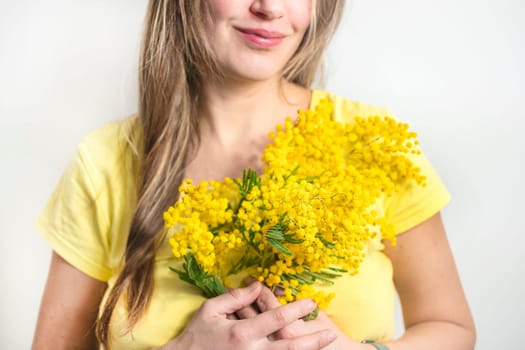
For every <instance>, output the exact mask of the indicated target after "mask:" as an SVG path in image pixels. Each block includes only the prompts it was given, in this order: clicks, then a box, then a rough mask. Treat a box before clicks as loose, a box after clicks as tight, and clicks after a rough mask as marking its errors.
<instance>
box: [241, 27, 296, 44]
mask: <svg viewBox="0 0 525 350" xmlns="http://www.w3.org/2000/svg"><path fill="white" fill-rule="evenodd" d="M235 29H236V30H237V31H238V32H239V33H240V34H241V36H242V37H243V38H244V39H246V40H247V41H248V42H249V43H250V44H252V45H254V46H256V47H259V48H263V49H269V48H272V47H275V46H277V45H279V44H280V43H281V41H283V39H284V38H285V37H286V36H285V35H284V34H283V33H281V32H275V31H268V30H266V29H262V28H239V27H235Z"/></svg>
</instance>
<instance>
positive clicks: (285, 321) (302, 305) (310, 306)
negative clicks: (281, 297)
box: [236, 299, 317, 339]
mask: <svg viewBox="0 0 525 350" xmlns="http://www.w3.org/2000/svg"><path fill="white" fill-rule="evenodd" d="M316 307H317V305H316V304H315V303H314V302H313V301H312V300H310V299H303V300H299V301H297V302H294V303H290V304H287V305H282V306H280V307H278V308H276V309H272V310H269V311H266V312H263V313H261V314H259V315H257V316H256V317H254V318H251V319H247V320H244V322H242V323H239V324H238V325H237V327H238V328H239V329H237V330H236V331H239V332H241V333H242V334H244V335H245V336H247V337H248V338H254V339H257V338H262V337H267V336H268V335H270V334H272V333H275V332H276V331H279V330H280V329H282V328H284V327H286V326H287V325H289V324H291V323H293V322H295V321H297V320H298V319H300V318H302V317H304V316H306V315H308V314H309V313H310V312H312V311H313V310H314V309H315V308H316Z"/></svg>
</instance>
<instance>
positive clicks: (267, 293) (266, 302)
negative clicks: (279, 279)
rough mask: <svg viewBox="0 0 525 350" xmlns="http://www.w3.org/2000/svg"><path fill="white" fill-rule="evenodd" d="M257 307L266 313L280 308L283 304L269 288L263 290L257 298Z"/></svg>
mask: <svg viewBox="0 0 525 350" xmlns="http://www.w3.org/2000/svg"><path fill="white" fill-rule="evenodd" d="M257 306H258V307H259V310H260V311H261V312H265V311H268V310H272V309H275V308H278V307H279V306H281V303H280V302H279V300H277V298H276V297H275V294H273V292H272V291H271V290H270V289H269V288H263V289H262V290H261V292H260V293H259V296H258V297H257Z"/></svg>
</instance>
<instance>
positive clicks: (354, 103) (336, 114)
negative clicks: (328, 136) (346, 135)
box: [311, 90, 394, 123]
mask: <svg viewBox="0 0 525 350" xmlns="http://www.w3.org/2000/svg"><path fill="white" fill-rule="evenodd" d="M325 98H327V99H329V100H330V101H331V102H332V103H333V106H334V110H333V119H334V120H337V121H340V122H343V123H348V122H350V121H352V120H353V119H354V118H355V117H363V118H368V117H372V116H383V117H384V116H389V117H394V115H393V113H392V112H391V111H390V110H389V109H388V108H386V107H383V106H378V105H373V104H370V103H367V102H363V101H358V100H353V99H349V98H346V97H343V96H340V95H337V94H334V93H332V92H329V91H325V90H313V91H312V100H311V108H315V106H316V105H317V104H318V103H319V102H320V101H321V100H323V99H325Z"/></svg>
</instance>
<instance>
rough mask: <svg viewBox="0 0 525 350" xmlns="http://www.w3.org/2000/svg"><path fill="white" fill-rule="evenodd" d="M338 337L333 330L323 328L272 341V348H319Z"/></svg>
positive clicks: (284, 349) (310, 349)
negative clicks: (292, 337)
mask: <svg viewBox="0 0 525 350" xmlns="http://www.w3.org/2000/svg"><path fill="white" fill-rule="evenodd" d="M336 338H337V334H336V333H335V332H334V331H333V330H323V331H320V332H316V333H312V334H309V335H305V336H302V337H299V338H295V339H283V340H277V341H273V342H271V349H277V350H290V349H304V350H319V349H322V348H324V347H325V346H327V345H328V344H330V343H332V342H333V341H334V340H335V339H336Z"/></svg>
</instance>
